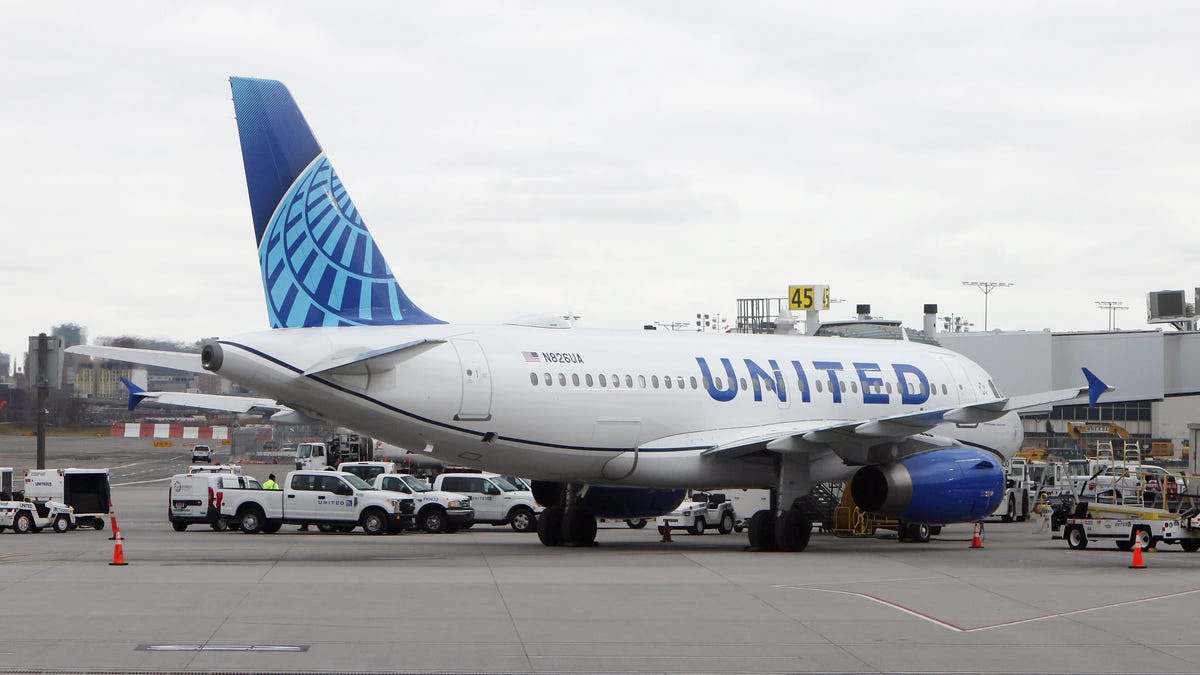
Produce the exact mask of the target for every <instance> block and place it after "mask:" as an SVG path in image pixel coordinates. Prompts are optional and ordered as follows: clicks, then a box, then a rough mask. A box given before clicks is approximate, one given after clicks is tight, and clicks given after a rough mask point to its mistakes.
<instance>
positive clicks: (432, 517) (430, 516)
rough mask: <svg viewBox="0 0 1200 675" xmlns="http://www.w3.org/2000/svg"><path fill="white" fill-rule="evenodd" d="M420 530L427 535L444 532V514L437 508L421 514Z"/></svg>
mask: <svg viewBox="0 0 1200 675" xmlns="http://www.w3.org/2000/svg"><path fill="white" fill-rule="evenodd" d="M421 529H422V530H425V531H426V532H428V533H429V534H438V533H439V532H445V531H446V514H444V513H442V510H441V509H439V508H432V509H428V510H427V511H425V513H422V514H421Z"/></svg>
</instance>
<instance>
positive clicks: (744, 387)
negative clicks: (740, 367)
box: [738, 377, 747, 391]
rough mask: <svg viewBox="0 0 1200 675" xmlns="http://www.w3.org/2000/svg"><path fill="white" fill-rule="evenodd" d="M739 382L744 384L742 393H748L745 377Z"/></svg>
mask: <svg viewBox="0 0 1200 675" xmlns="http://www.w3.org/2000/svg"><path fill="white" fill-rule="evenodd" d="M738 382H741V383H742V391H746V389H747V387H746V378H744V377H743V378H741V379H740V380H738Z"/></svg>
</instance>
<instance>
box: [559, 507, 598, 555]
mask: <svg viewBox="0 0 1200 675" xmlns="http://www.w3.org/2000/svg"><path fill="white" fill-rule="evenodd" d="M562 543H564V544H567V545H569V546H591V545H592V544H594V543H596V516H594V515H592V512H591V511H588V510H587V509H584V508H580V507H573V508H569V509H567V510H566V511H564V512H563V520H562Z"/></svg>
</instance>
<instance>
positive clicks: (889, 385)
mask: <svg viewBox="0 0 1200 675" xmlns="http://www.w3.org/2000/svg"><path fill="white" fill-rule="evenodd" d="M887 393H889V394H890V393H892V383H891V382H888V383H887Z"/></svg>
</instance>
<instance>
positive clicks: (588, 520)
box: [69, 77, 1111, 551]
mask: <svg viewBox="0 0 1200 675" xmlns="http://www.w3.org/2000/svg"><path fill="white" fill-rule="evenodd" d="M230 83H231V88H232V91H233V101H234V109H235V113H236V118H237V127H238V134H239V138H240V142H241V149H242V158H243V163H244V167H245V174H246V183H247V188H248V192H249V197H250V207H251V213H252V220H253V224H254V234H255V242H256V244H257V246H258V253H259V262H260V267H261V272H262V280H263V289H264V293H265V299H266V305H267V316H268V319H269V322H270V326H271V328H270V330H266V331H259V332H251V333H246V334H241V335H235V336H232V337H226V338H218V339H210V340H207V341H205V342H204V343H203V344H202V350H201V353H200V354H179V353H169V352H158V351H153V350H137V349H124V348H116V347H103V346H77V347H72V348H71V349H70V350H69V351H71V352H75V353H81V354H89V355H92V356H97V357H103V358H110V359H116V360H121V361H128V362H133V363H143V364H147V365H160V366H168V367H174V368H178V369H181V370H190V371H194V372H211V373H216V374H219V375H221V376H222V377H225V378H228V379H230V380H232V381H233V382H236V383H238V384H240V385H243V386H245V387H248V388H250V389H252V390H254V391H257V392H261V393H264V394H267V395H269V396H271V397H273V399H270V400H268V399H258V400H255V401H253V402H251V403H246V402H244V401H243V402H240V403H237V402H232V403H230V405H232V406H235V407H234V408H232V409H236V407H238V406H240V407H241V408H243V409H266V408H269V407H270V406H272V405H274V406H277V407H278V412H280V414H281V415H284V416H289V415H290V416H294V417H295V418H297V419H300V418H304V419H317V420H330V421H335V422H336V423H338V424H340V425H344V426H347V427H350V428H353V429H356V430H359V431H361V432H363V433H367V434H369V435H371V436H373V437H375V438H378V439H381V440H383V441H385V442H388V443H391V444H394V445H398V446H401V447H404V448H409V449H411V450H413V451H415V452H418V451H419V452H424V453H428V454H429V455H430V456H432V457H434V458H437V459H440V460H442V461H445V462H447V463H449V464H465V465H469V466H473V467H477V468H480V469H486V470H491V471H496V472H499V473H503V474H509V475H520V476H527V477H530V478H533V479H534V488H535V494H536V496H537V498H538V500H539V502H540V503H541V504H542V505H543V506H545V507H546V508H545V511H544V512H543V513H542V514H541V516H540V517H539V522H538V537H539V539H540V540H541V542H542V543H543V544H545V545H547V546H558V545H590V544H593V543H594V541H595V537H596V518H597V517H603V518H633V517H646V516H655V515H662V514H665V513H669V512H670V511H671V510H672V509H674V508H675V506H677V505H678V504H679V503H680V501H681V500H682V499H683V498H684V494H685V492H686V490H687V489H689V488H721V489H736V488H768V489H770V490H771V491H772V493H771V494H772V502H771V503H772V508H770V509H764V510H762V511H760V512H758V513H756V514H754V517H753V518H752V519H751V522H750V526H749V540H750V544H751V546H752V547H753V548H755V549H776V550H786V551H803V550H805V548H806V547H807V546H808V543H809V538H810V534H811V531H812V525H813V523H812V520H811V518H810V517H809V516H808V515H807V514H806V512H805V511H804V510H803V509H802V508H800V505H799V504H798V500H800V499H801V498H802V497H804V496H805V495H807V494H809V492H810V491H811V490H812V488H813V486H814V485H815V484H816V483H824V482H833V481H847V480H849V481H850V490H851V493H852V496H853V498H854V500H855V502H856V504H857V505H858V506H860V507H861V508H862V509H864V510H866V511H870V512H875V513H878V514H881V515H884V516H888V517H893V518H898V519H900V520H901V521H902V522H903V525H902V527H904V528H915V527H919V526H920V525H921V524H947V523H955V522H971V521H977V520H980V519H982V518H983V517H985V516H987V515H988V514H990V513H991V512H992V511H993V510H994V509H995V508H996V507H997V506H998V505H999V501H1000V499H1001V498H1002V496H1003V494H1004V480H1005V479H1004V471H1003V467H1002V463H1003V461H1004V460H1006V459H1007V458H1009V457H1011V456H1012V454H1013V453H1014V452H1015V451H1016V450H1017V449H1018V448H1019V447H1020V443H1021V440H1022V430H1021V424H1020V421H1019V418H1018V417H1017V414H1016V411H1017V410H1020V409H1023V408H1027V407H1033V406H1043V405H1047V404H1051V403H1056V402H1060V401H1070V400H1074V399H1076V398H1080V397H1082V396H1087V397H1088V401H1089V404H1090V405H1095V404H1096V400H1097V398H1098V397H1099V396H1100V395H1101V394H1102V393H1104V392H1106V391H1110V390H1111V388H1110V387H1108V386H1107V385H1105V384H1104V383H1103V382H1102V381H1101V380H1100V379H1099V378H1098V377H1096V376H1095V375H1094V374H1092V373H1091V372H1090V371H1088V370H1087V369H1084V375H1085V378H1086V380H1087V384H1086V386H1081V387H1077V388H1072V389H1063V390H1058V391H1050V392H1044V393H1040V394H1030V395H1023V396H1011V397H1010V396H1004V395H1002V394H1001V393H1000V392H999V391H998V389H997V387H996V385H995V384H994V381H993V379H992V377H991V376H990V375H989V374H988V373H987V372H986V371H985V370H984V369H983V368H982V367H980V366H979V365H978V364H976V363H974V362H973V361H971V360H970V359H968V358H966V357H965V356H962V355H961V354H957V353H955V352H952V351H949V350H947V349H944V348H941V347H939V346H935V345H930V344H922V343H918V342H916V341H909V340H875V339H855V338H832V337H808V336H774V335H746V334H711V333H685V332H668V331H643V330H626V331H621V330H600V329H583V328H577V327H574V326H573V325H571V324H570V323H569V322H566V321H564V320H563V319H562V318H559V317H522V318H518V319H515V320H513V321H511V322H508V323H505V324H502V325H464V324H455V323H448V322H446V321H443V320H441V319H438V318H435V317H434V316H433V315H431V314H428V313H426V312H425V311H424V310H422V309H421V308H420V307H418V306H417V305H416V304H415V303H414V302H413V301H412V300H411V299H410V298H409V297H408V295H407V294H406V293H405V292H404V290H403V289H402V288H401V286H400V284H399V283H398V282H397V280H396V277H395V275H394V274H393V272H392V268H391V267H390V266H389V265H388V263H387V261H386V260H385V259H384V256H383V254H382V253H381V252H380V250H379V247H378V246H377V245H376V243H375V240H374V239H373V238H372V236H371V233H370V232H369V231H368V230H367V227H366V225H365V224H364V222H363V219H362V217H361V215H360V213H359V211H358V209H357V207H356V206H355V204H354V202H353V201H351V199H350V196H349V194H348V193H347V191H346V188H345V186H344V185H343V184H342V182H341V180H340V179H339V178H338V175H337V173H336V172H335V171H334V169H333V167H332V165H331V164H330V162H329V159H328V157H327V156H326V154H325V152H324V151H323V150H322V148H321V146H320V144H318V143H317V140H316V138H315V136H314V135H313V133H312V131H311V129H310V128H309V126H308V123H307V122H306V120H305V119H304V116H303V115H302V113H301V112H300V108H299V107H298V105H297V104H296V102H295V100H294V99H293V97H292V95H291V93H290V92H289V91H288V89H287V88H286V87H285V86H284V85H283V84H282V83H281V82H278V81H275V80H266V79H255V78H244V77H232V78H230ZM137 396H139V397H141V398H147V397H150V398H153V397H155V395H154V393H153V392H141V393H138V394H137ZM157 397H158V398H159V400H162V401H163V402H174V403H180V404H183V403H184V402H186V400H187V397H186V396H181V395H178V394H176V395H173V397H164V396H163V395H161V394H159V395H158V396H157ZM133 398H134V394H133V393H131V405H132V403H133V401H132V399H133ZM172 398H173V400H170V399H172ZM218 398H219V397H217V398H214V397H212V396H209V397H208V399H206V400H205V401H203V403H204V404H206V405H208V406H210V407H219V406H220V405H221V402H220V401H219V400H217V399H218ZM230 398H233V397H230ZM139 400H141V399H140V398H139ZM914 531H916V530H914Z"/></svg>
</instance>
